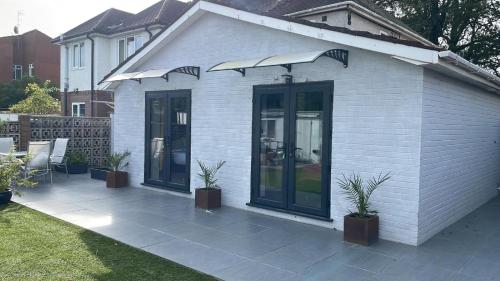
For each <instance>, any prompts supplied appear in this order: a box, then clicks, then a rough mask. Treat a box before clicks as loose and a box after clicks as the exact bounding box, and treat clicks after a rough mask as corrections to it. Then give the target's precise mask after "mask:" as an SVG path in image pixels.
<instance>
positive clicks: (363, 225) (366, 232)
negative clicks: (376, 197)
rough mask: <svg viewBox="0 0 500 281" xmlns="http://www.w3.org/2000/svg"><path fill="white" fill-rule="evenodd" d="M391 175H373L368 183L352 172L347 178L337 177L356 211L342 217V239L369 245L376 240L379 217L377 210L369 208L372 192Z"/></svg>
mask: <svg viewBox="0 0 500 281" xmlns="http://www.w3.org/2000/svg"><path fill="white" fill-rule="evenodd" d="M390 178H391V177H390V176H389V173H387V174H385V175H382V174H380V175H379V176H378V177H373V178H371V179H370V180H369V181H368V185H367V186H366V185H364V184H363V180H362V179H361V177H360V176H359V175H356V174H353V175H352V176H351V177H349V178H347V177H346V176H343V178H342V179H338V184H339V186H340V188H341V189H342V190H343V191H344V193H345V194H346V195H347V199H349V201H351V203H352V204H353V205H354V206H356V212H350V214H349V215H346V216H345V217H344V240H345V241H348V242H352V243H357V244H361V245H365V246H369V245H371V244H373V243H375V242H377V241H378V229H379V217H378V215H377V211H375V210H371V209H370V203H369V202H370V197H371V195H372V193H373V192H374V191H375V190H376V189H377V188H378V187H379V186H380V185H381V184H382V183H383V182H385V181H387V180H389V179H390Z"/></svg>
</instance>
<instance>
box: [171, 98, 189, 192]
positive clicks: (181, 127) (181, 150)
mask: <svg viewBox="0 0 500 281" xmlns="http://www.w3.org/2000/svg"><path fill="white" fill-rule="evenodd" d="M169 122H170V135H169V144H170V151H169V156H170V157H169V169H170V173H169V174H170V179H169V180H170V182H172V183H174V184H181V185H184V184H185V180H186V176H187V152H188V133H189V132H188V99H187V98H186V97H172V98H171V99H170V118H169Z"/></svg>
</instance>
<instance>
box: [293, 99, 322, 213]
mask: <svg viewBox="0 0 500 281" xmlns="http://www.w3.org/2000/svg"><path fill="white" fill-rule="evenodd" d="M295 100H296V110H295V130H294V131H295V157H294V174H295V179H294V184H295V186H294V187H293V193H294V203H295V204H297V205H299V206H304V207H307V208H313V209H320V208H321V203H322V200H321V196H322V190H323V188H322V179H321V174H322V170H323V168H322V155H321V154H322V153H321V152H322V146H323V143H322V140H323V120H322V119H323V93H322V92H298V93H297V94H296V97H295Z"/></svg>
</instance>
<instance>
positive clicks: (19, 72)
mask: <svg viewBox="0 0 500 281" xmlns="http://www.w3.org/2000/svg"><path fill="white" fill-rule="evenodd" d="M12 72H13V78H14V80H21V79H22V78H23V66H22V65H17V64H15V65H14V66H13V67H12Z"/></svg>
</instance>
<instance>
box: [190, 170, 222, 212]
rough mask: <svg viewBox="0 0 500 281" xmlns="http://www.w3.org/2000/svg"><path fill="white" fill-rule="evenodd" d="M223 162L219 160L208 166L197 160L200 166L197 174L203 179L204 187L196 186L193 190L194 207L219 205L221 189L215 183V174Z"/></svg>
mask: <svg viewBox="0 0 500 281" xmlns="http://www.w3.org/2000/svg"><path fill="white" fill-rule="evenodd" d="M225 163H226V162H225V161H219V162H218V163H217V164H215V165H213V166H210V165H207V164H205V163H203V162H201V161H198V165H199V166H200V173H199V174H198V176H199V177H200V179H201V180H202V181H203V184H204V187H202V188H197V189H196V191H195V205H196V208H201V209H206V210H209V209H218V208H220V207H221V190H220V188H219V186H218V185H217V179H216V178H215V175H216V174H217V172H218V171H219V170H220V168H222V166H223V165H224V164H225Z"/></svg>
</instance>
